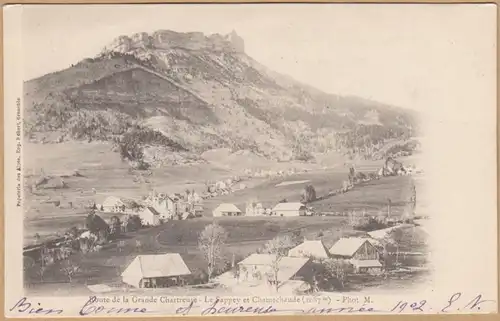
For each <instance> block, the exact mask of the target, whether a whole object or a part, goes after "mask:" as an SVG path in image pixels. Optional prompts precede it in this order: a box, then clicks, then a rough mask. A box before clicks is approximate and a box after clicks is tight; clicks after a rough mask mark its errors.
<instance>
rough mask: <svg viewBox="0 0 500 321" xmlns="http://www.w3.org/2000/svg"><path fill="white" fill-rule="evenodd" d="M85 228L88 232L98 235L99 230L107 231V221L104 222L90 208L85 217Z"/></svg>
mask: <svg viewBox="0 0 500 321" xmlns="http://www.w3.org/2000/svg"><path fill="white" fill-rule="evenodd" d="M85 228H87V229H88V230H89V231H90V233H92V234H95V235H99V232H100V231H106V232H109V226H108V223H106V222H105V221H104V220H103V219H102V218H101V217H100V216H99V215H97V214H95V210H91V212H90V213H89V214H88V215H87V217H86V218H85Z"/></svg>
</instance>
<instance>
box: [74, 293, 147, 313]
mask: <svg viewBox="0 0 500 321" xmlns="http://www.w3.org/2000/svg"><path fill="white" fill-rule="evenodd" d="M147 312H148V311H147V309H146V308H131V307H127V308H123V307H109V306H104V305H103V304H101V303H99V302H98V300H97V297H95V296H92V297H90V298H89V299H88V300H87V302H85V304H84V305H83V307H82V308H81V309H80V311H79V312H78V314H80V315H82V316H85V315H102V314H135V313H139V314H141V313H147Z"/></svg>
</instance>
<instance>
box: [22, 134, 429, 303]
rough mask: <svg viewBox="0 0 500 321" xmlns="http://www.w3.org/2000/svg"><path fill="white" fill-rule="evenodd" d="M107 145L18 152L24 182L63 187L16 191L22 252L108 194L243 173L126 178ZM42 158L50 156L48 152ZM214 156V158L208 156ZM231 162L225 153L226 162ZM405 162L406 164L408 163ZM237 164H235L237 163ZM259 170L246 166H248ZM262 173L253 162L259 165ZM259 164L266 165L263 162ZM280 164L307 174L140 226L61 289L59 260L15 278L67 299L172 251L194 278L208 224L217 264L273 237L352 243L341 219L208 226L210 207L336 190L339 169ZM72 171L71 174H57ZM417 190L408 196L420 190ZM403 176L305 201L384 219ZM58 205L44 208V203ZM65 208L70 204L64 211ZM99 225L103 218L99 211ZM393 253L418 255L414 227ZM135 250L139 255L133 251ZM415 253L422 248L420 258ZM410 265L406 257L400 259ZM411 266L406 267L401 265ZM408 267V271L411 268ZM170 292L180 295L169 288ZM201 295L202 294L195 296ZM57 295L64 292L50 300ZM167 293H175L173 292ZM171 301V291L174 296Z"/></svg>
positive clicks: (185, 171) (400, 205) (400, 194)
mask: <svg viewBox="0 0 500 321" xmlns="http://www.w3.org/2000/svg"><path fill="white" fill-rule="evenodd" d="M110 148H111V146H110V145H109V144H101V143H92V144H82V143H71V144H56V145H33V144H31V145H30V146H29V147H28V148H27V149H26V150H25V153H26V152H28V153H29V155H30V156H33V157H26V155H25V157H24V158H25V164H24V168H25V176H26V179H27V181H30V180H33V179H34V178H36V177H37V176H38V175H39V174H40V173H41V172H43V173H45V174H49V175H66V176H65V183H66V184H67V187H65V188H61V189H45V190H39V191H37V192H36V193H30V192H29V190H28V191H27V192H26V193H25V208H26V213H25V220H24V225H25V233H24V240H25V244H29V243H31V242H32V240H33V236H34V234H35V233H38V234H39V235H40V236H41V237H42V239H48V238H52V237H54V236H56V235H58V234H59V235H60V234H62V233H64V232H65V231H66V230H67V229H69V228H71V227H72V226H77V227H82V225H83V222H84V218H85V216H86V215H87V212H88V210H87V209H86V208H85V206H86V205H88V204H89V202H90V201H93V202H96V203H99V202H102V200H103V199H104V198H105V197H107V196H108V195H115V196H123V197H130V198H134V199H139V198H140V197H142V196H145V195H147V194H148V192H149V191H151V190H152V189H153V188H155V189H156V190H158V191H164V192H168V193H173V192H182V191H184V189H185V188H189V189H195V190H196V191H199V192H202V191H203V190H204V188H205V185H204V183H205V181H209V180H212V181H213V180H219V179H224V178H228V177H231V176H233V175H238V174H240V173H241V172H242V171H243V170H244V169H245V167H246V166H248V163H247V164H244V166H245V167H243V166H242V167H239V168H238V167H237V166H236V163H237V161H236V160H235V159H234V157H233V159H232V166H230V167H227V166H223V165H222V162H221V161H220V160H218V162H216V163H211V162H206V163H201V164H194V165H189V166H176V167H171V168H161V169H153V170H152V173H151V175H149V176H146V175H145V174H144V173H141V172H136V171H130V170H129V168H128V165H127V164H124V163H123V162H122V161H121V160H120V159H119V157H118V154H116V153H112V152H110ZM49 151H50V152H49ZM211 156H214V155H211ZM233 156H234V155H233ZM410 161H411V160H410ZM242 163H243V162H242ZM258 165H259V164H256V166H257V167H258ZM261 165H262V164H261ZM380 165H381V162H369V161H367V162H363V163H360V164H358V165H357V169H358V170H360V171H363V172H370V171H375V170H377V168H379V167H380ZM266 166H269V164H266ZM286 166H293V167H295V168H297V167H300V166H302V168H308V170H309V171H308V172H307V173H300V174H295V175H292V176H289V177H281V178H276V179H263V178H261V179H255V178H253V179H250V180H248V181H245V182H244V183H245V184H246V185H247V187H248V188H246V189H244V190H240V191H237V192H234V193H232V194H230V195H225V196H218V197H214V198H212V199H209V200H206V201H205V202H204V216H203V217H201V218H196V219H192V220H187V221H170V222H167V223H165V224H163V225H161V226H157V227H152V228H145V229H142V230H140V231H138V232H133V233H128V234H127V235H126V236H124V239H123V241H124V242H125V246H124V247H123V248H121V249H119V248H118V246H117V243H116V242H113V243H110V244H107V245H105V246H104V247H103V248H102V249H101V251H100V252H94V253H88V254H85V255H81V254H74V255H72V256H71V258H70V261H71V262H72V264H74V265H75V266H78V267H79V268H80V270H79V272H78V273H77V274H76V275H75V276H74V278H73V281H72V282H71V284H70V283H68V278H67V276H65V275H64V273H62V272H61V266H60V264H62V263H61V262H58V263H55V264H54V265H52V266H50V267H48V268H47V270H45V271H44V272H43V282H42V275H41V272H40V268H39V267H38V266H36V265H35V266H33V267H31V268H28V269H27V270H26V271H25V282H26V284H27V288H28V289H30V291H33V292H39V291H50V289H54V290H55V289H58V291H70V292H71V293H77V292H79V291H80V292H81V291H83V292H85V291H88V290H86V287H85V285H86V284H99V283H106V284H115V285H120V286H121V282H120V281H121V278H120V274H121V272H123V270H124V269H125V268H126V266H127V265H128V264H129V263H130V262H131V261H132V259H133V258H134V257H135V256H136V255H138V254H151V253H167V252H173V253H179V254H181V256H182V258H183V259H184V260H185V262H186V264H187V265H188V267H189V268H190V270H191V271H192V272H193V274H194V275H195V276H199V275H201V273H202V271H204V270H205V269H206V262H205V261H204V259H203V257H202V255H201V253H200V252H199V250H198V249H197V238H198V235H199V233H200V232H201V231H202V230H203V228H204V227H205V226H206V225H207V224H210V223H212V222H213V221H217V222H218V223H219V224H220V225H221V226H223V227H224V228H225V229H226V231H227V232H228V240H227V244H226V247H225V260H226V261H227V262H230V261H232V259H233V258H234V259H235V260H236V261H239V260H241V259H242V258H244V257H246V256H248V255H249V254H250V253H254V252H255V251H257V250H258V249H259V248H262V246H263V245H264V243H265V242H266V241H267V240H269V239H272V238H273V237H275V236H276V235H278V234H283V233H289V234H294V235H295V236H298V235H300V236H301V237H306V238H307V239H322V240H323V242H324V243H325V245H326V246H327V247H331V246H332V245H333V244H334V242H335V241H336V240H338V239H339V238H340V237H342V236H348V235H358V234H363V232H359V231H353V230H352V228H351V227H350V226H349V225H348V224H347V217H345V216H322V217H318V216H314V217H290V218H287V217H229V218H212V217H211V216H212V210H213V209H214V208H215V207H216V206H217V205H218V204H220V203H223V202H228V203H234V204H235V205H236V206H238V207H239V208H240V209H241V210H242V211H245V205H246V202H247V201H249V200H257V201H259V202H261V203H262V204H263V205H264V206H265V207H272V206H274V205H275V204H276V203H277V202H278V201H280V200H282V199H287V200H288V201H299V200H300V196H301V193H302V190H303V188H304V186H305V185H307V184H312V185H313V186H314V188H315V189H316V193H317V196H319V197H321V196H324V195H326V194H327V193H328V192H330V191H332V190H335V189H338V188H340V187H341V186H342V181H344V180H345V179H346V178H347V168H346V167H344V166H337V167H333V168H329V169H325V168H319V167H317V166H314V165H310V166H309V167H308V165H307V164H287V165H284V164H277V165H276V167H275V168H273V170H279V169H286ZM75 170H77V171H78V173H80V174H81V176H73V175H67V173H71V172H73V171H75ZM416 183H417V185H416V186H417V191H418V190H419V189H420V183H419V182H416ZM411 185H412V178H411V177H406V176H400V177H385V178H382V179H380V180H375V181H370V182H367V183H362V184H360V185H357V186H356V187H355V188H354V189H353V190H351V191H349V192H348V193H346V194H342V195H336V196H332V197H327V198H323V199H321V200H318V201H315V202H312V203H310V204H309V205H310V206H312V207H313V208H314V209H315V210H316V212H325V213H342V212H344V213H345V212H347V211H350V210H356V211H366V213H368V214H375V213H378V212H380V211H384V212H385V211H387V204H388V199H390V200H391V204H392V207H391V213H392V214H393V215H399V214H401V213H403V211H404V210H405V208H406V206H407V202H408V200H409V195H410V194H409V192H410V187H411ZM54 200H55V201H59V202H60V205H59V206H54V204H52V203H51V202H52V201H54ZM70 202H71V205H70ZM99 215H101V216H102V217H103V218H104V219H109V218H110V217H111V215H114V214H110V213H99ZM407 232H408V233H405V235H406V236H407V237H406V239H405V240H403V241H402V244H403V245H402V247H401V250H402V251H403V250H404V249H406V250H407V251H419V248H420V247H421V246H424V245H425V235H424V233H423V231H421V230H419V229H418V228H416V229H413V230H411V231H410V230H409V231H407ZM137 242H139V243H140V247H138V246H137ZM422 251H423V250H422ZM408 260H411V258H408ZM409 264H410V265H411V264H414V263H411V262H410V263H409ZM415 264H416V263H415ZM179 291H182V290H180V289H179ZM204 292H206V290H204ZM60 293H64V292H60ZM176 293H177V292H176ZM177 294H178V293H177Z"/></svg>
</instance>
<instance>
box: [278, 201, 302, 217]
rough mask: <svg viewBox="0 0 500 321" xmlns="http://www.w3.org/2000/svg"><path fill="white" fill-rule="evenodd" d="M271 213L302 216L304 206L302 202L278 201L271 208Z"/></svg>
mask: <svg viewBox="0 0 500 321" xmlns="http://www.w3.org/2000/svg"><path fill="white" fill-rule="evenodd" d="M272 214H273V215H276V216H304V215H306V206H305V205H304V204H302V203H278V205H276V206H275V207H274V208H273V209H272Z"/></svg>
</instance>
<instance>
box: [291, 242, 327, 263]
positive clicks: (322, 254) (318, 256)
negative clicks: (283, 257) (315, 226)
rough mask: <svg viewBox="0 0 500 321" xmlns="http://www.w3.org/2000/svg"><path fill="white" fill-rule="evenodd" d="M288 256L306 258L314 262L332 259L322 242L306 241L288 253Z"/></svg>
mask: <svg viewBox="0 0 500 321" xmlns="http://www.w3.org/2000/svg"><path fill="white" fill-rule="evenodd" d="M288 256H290V257H306V258H312V259H313V260H322V259H328V258H329V257H330V256H329V255H328V250H327V249H326V248H325V245H324V244H323V242H322V241H321V240H304V242H302V243H301V244H299V245H297V246H296V247H294V248H293V249H291V250H290V251H288Z"/></svg>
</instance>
